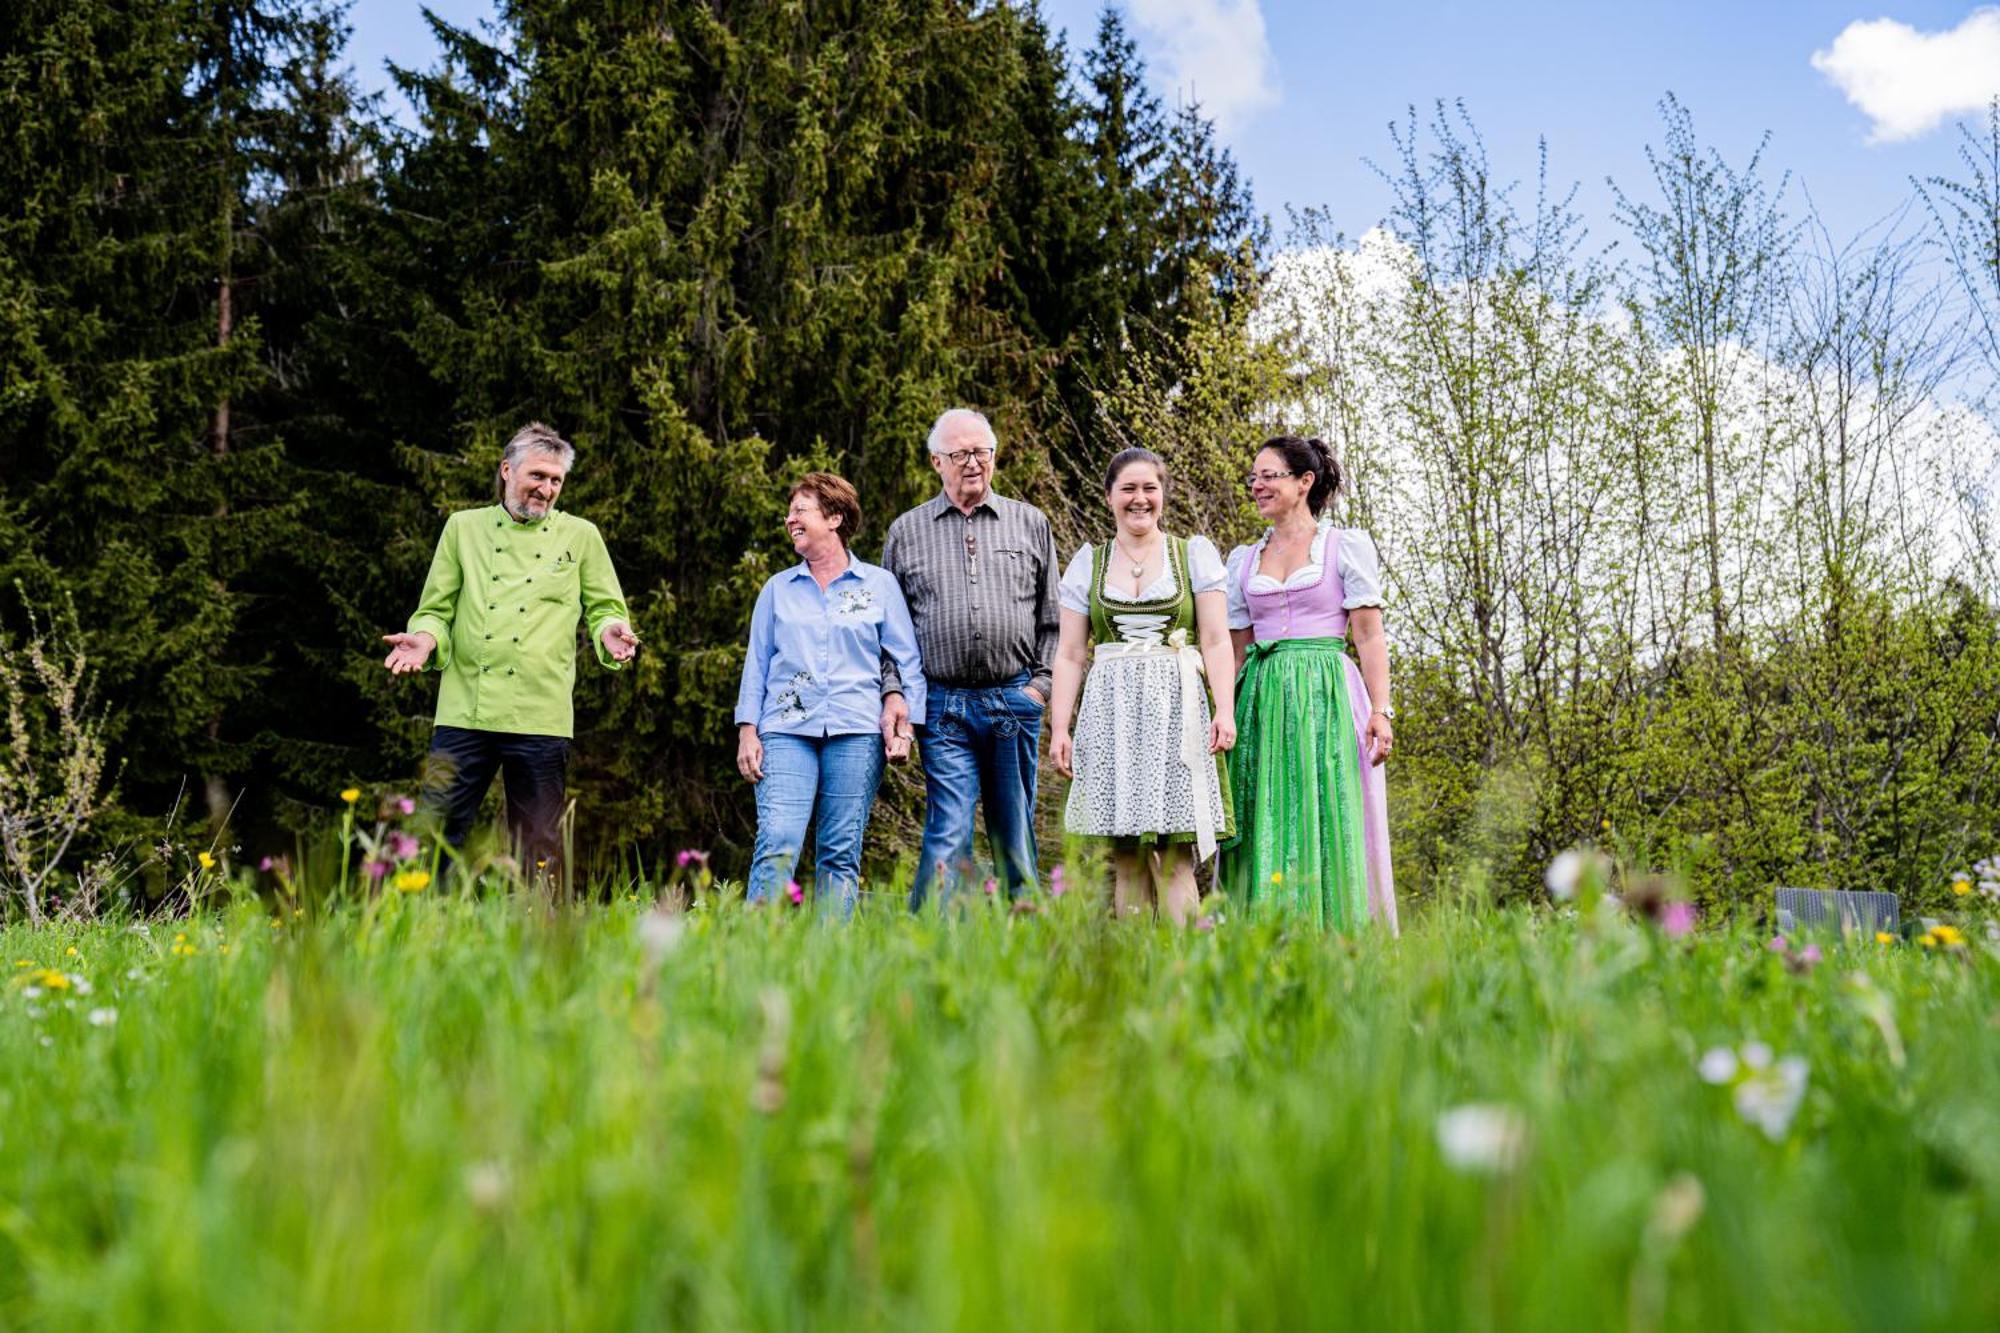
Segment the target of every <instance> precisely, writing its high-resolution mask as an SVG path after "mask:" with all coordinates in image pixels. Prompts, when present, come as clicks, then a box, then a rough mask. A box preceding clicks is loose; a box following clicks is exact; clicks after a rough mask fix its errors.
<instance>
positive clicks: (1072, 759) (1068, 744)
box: [1049, 731, 1076, 778]
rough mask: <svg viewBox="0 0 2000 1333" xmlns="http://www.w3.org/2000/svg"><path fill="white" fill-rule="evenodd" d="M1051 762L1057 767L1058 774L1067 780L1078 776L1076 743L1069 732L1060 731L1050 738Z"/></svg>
mask: <svg viewBox="0 0 2000 1333" xmlns="http://www.w3.org/2000/svg"><path fill="white" fill-rule="evenodd" d="M1049 762H1050V763H1052V764H1054V765H1055V766H1056V772H1058V773H1060V774H1062V775H1063V776H1064V777H1066V778H1074V777H1075V776H1076V772H1075V765H1076V742H1074V741H1073V740H1071V739H1070V734H1069V733H1068V732H1067V731H1058V732H1054V733H1051V734H1050V736H1049Z"/></svg>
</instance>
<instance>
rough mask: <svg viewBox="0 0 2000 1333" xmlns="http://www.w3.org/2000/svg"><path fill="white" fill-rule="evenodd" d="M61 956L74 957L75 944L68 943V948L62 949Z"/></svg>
mask: <svg viewBox="0 0 2000 1333" xmlns="http://www.w3.org/2000/svg"><path fill="white" fill-rule="evenodd" d="M63 957H65V958H74V957H76V946H75V945H74V944H72V945H70V946H69V948H67V949H64V950H63Z"/></svg>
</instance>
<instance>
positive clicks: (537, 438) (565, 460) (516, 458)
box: [493, 421, 576, 499]
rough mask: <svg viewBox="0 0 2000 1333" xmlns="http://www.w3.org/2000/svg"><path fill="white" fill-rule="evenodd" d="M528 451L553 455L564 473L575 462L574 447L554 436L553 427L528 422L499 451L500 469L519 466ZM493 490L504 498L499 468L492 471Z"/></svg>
mask: <svg viewBox="0 0 2000 1333" xmlns="http://www.w3.org/2000/svg"><path fill="white" fill-rule="evenodd" d="M530 450H533V451H534V452H536V453H538V454H554V455H555V456H556V457H557V458H560V459H561V460H562V465H563V468H564V470H565V471H566V470H568V468H569V467H570V465H571V464H573V463H575V462H576V447H575V446H574V445H572V444H571V443H570V442H569V441H568V440H565V439H564V438H563V437H562V436H560V435H558V434H556V432H555V427H553V426H545V425H543V424H542V423H541V422H539V421H530V422H529V423H528V424H527V425H525V426H523V427H521V429H519V430H517V431H515V432H514V438H513V439H511V440H509V441H507V447H506V448H505V449H502V450H501V451H500V465H501V467H519V466H521V460H522V459H523V458H524V457H526V456H527V454H528V452H529V451H530ZM493 489H494V491H495V493H497V494H499V495H500V497H501V498H502V499H505V498H506V491H507V481H506V478H504V477H502V476H501V475H500V470H499V468H495V469H494V470H493Z"/></svg>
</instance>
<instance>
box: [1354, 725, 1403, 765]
mask: <svg viewBox="0 0 2000 1333" xmlns="http://www.w3.org/2000/svg"><path fill="white" fill-rule="evenodd" d="M1362 744H1363V745H1364V746H1365V747H1366V748H1367V751H1368V757H1369V759H1370V761H1371V762H1372V763H1374V765H1375V766H1376V767H1377V768H1379V767H1381V765H1382V761H1383V760H1385V759H1387V758H1388V757H1389V751H1391V750H1393V749H1395V748H1396V729H1395V728H1394V727H1392V726H1390V725H1389V715H1388V714H1386V713H1370V714H1369V715H1368V728H1367V730H1366V731H1364V732H1363V733H1362Z"/></svg>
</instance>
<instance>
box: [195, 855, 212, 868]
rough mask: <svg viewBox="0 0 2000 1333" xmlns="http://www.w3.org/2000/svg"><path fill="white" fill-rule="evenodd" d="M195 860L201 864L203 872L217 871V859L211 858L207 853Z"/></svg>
mask: <svg viewBox="0 0 2000 1333" xmlns="http://www.w3.org/2000/svg"><path fill="white" fill-rule="evenodd" d="M195 860H196V861H198V862H200V863H201V868H202V869H203V870H213V869H215V858H214V857H212V856H210V855H209V854H208V853H207V852H203V853H202V854H201V855H200V856H197V857H195Z"/></svg>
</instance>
